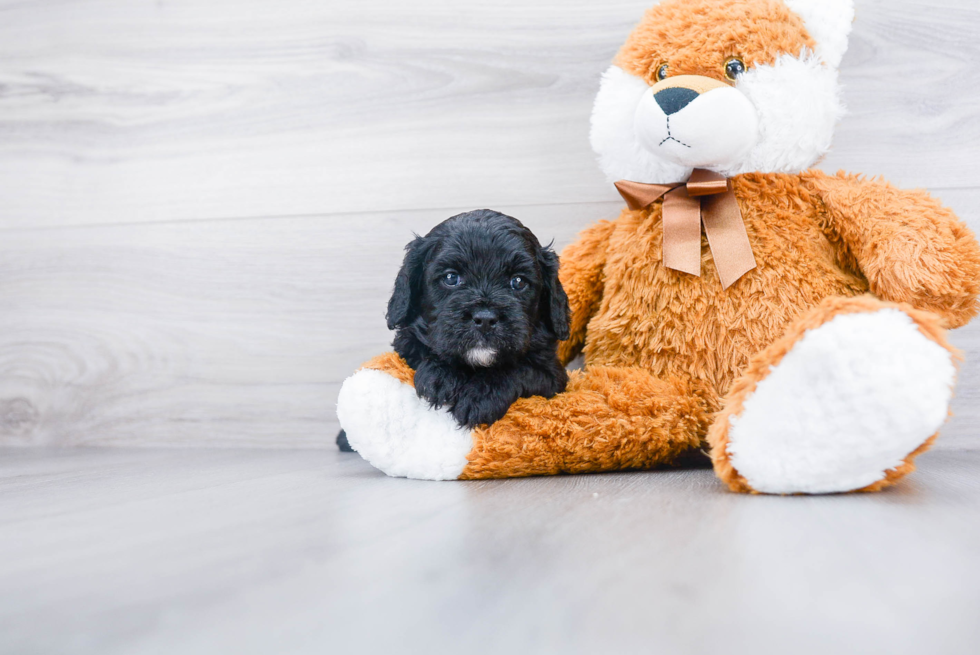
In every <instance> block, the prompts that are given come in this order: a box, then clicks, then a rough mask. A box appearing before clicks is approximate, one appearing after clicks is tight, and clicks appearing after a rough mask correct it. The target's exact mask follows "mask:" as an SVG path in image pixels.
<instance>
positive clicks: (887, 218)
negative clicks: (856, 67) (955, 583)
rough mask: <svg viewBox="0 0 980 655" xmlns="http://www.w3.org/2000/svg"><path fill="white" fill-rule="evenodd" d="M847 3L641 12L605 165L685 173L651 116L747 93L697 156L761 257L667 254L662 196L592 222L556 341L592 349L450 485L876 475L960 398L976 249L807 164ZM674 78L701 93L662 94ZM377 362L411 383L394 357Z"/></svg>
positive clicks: (671, 3) (477, 442)
mask: <svg viewBox="0 0 980 655" xmlns="http://www.w3.org/2000/svg"><path fill="white" fill-rule="evenodd" d="M852 17H853V7H852V4H851V2H850V0H826V1H825V0H788V1H787V2H784V1H783V0H684V1H682V0H665V1H664V2H662V3H660V4H659V5H657V6H655V7H654V8H653V9H651V10H650V11H649V12H647V14H646V16H645V17H644V19H643V21H642V22H641V24H640V25H639V26H638V27H637V28H636V30H634V32H633V33H632V35H631V36H630V37H629V39H628V40H627V42H626V44H625V45H624V46H623V48H622V49H621V51H620V53H619V55H618V56H617V58H616V61H615V65H614V67H613V68H611V69H610V70H609V71H607V73H606V75H605V76H604V78H603V82H602V88H601V90H600V92H599V95H598V97H597V99H596V105H595V110H594V113H593V118H592V121H593V122H592V125H593V129H592V140H593V145H594V146H595V147H596V151H597V153H598V155H599V161H600V165H601V166H602V168H603V170H604V171H605V172H606V173H607V175H609V176H610V178H611V179H613V180H616V179H630V180H632V181H635V182H646V183H672V182H682V181H684V180H686V179H687V176H688V175H690V173H691V171H690V169H689V168H688V166H690V165H691V164H692V161H693V160H683V158H679V157H678V156H677V155H676V152H678V151H676V150H665V149H662V148H660V147H659V144H658V143H654V141H656V139H655V138H650V136H651V135H653V136H655V131H654V128H655V127H656V125H654V123H650V121H654V122H655V121H656V120H658V119H659V120H663V119H664V118H665V117H666V116H671V117H674V116H677V117H680V116H681V115H682V114H683V113H684V112H688V111H690V112H691V116H695V115H696V116H697V120H692V121H691V122H690V123H685V121H683V120H681V119H680V118H678V119H677V126H682V125H687V128H686V129H689V130H697V129H698V127H697V126H698V123H699V122H700V123H702V124H705V127H704V128H703V129H704V130H705V131H707V132H711V131H712V130H713V129H715V127H716V126H715V125H714V122H716V121H722V122H723V121H725V120H726V118H727V114H726V113H725V112H724V111H722V109H720V107H723V106H725V105H726V104H728V105H729V106H732V104H731V100H730V99H731V98H734V97H735V96H732V95H731V93H735V92H737V93H739V94H741V96H742V97H744V99H745V100H746V101H747V102H748V103H749V105H751V106H752V107H753V109H754V112H755V118H756V120H757V126H756V127H757V129H756V132H755V142H754V143H753V144H752V146H751V147H750V148H747V149H745V148H743V147H742V146H741V145H739V143H738V141H739V140H738V139H732V140H728V141H725V143H727V144H729V145H731V147H730V148H728V149H727V151H726V152H720V151H716V152H715V153H714V154H713V155H712V157H711V158H712V159H714V160H715V161H714V162H713V163H714V166H706V168H710V169H711V170H716V171H719V172H723V173H725V174H727V175H730V176H731V180H730V181H731V186H732V189H733V192H734V194H735V197H736V199H737V201H738V204H739V207H740V209H741V213H742V217H743V219H744V222H745V227H746V231H747V234H748V238H749V241H750V243H751V246H752V250H753V252H754V254H755V259H756V261H757V263H758V266H757V267H756V268H755V269H754V270H752V271H750V272H749V273H747V274H746V275H744V276H743V277H742V278H740V279H739V280H738V281H737V282H736V283H735V284H734V285H732V286H731V287H730V288H728V289H727V290H725V289H722V287H721V283H720V282H719V280H718V275H717V271H716V270H715V265H714V261H713V259H712V255H711V251H710V249H709V247H708V243H707V240H706V239H705V238H704V237H702V244H701V275H700V276H694V275H689V274H686V273H680V272H677V271H673V270H670V269H667V268H665V267H664V266H663V265H662V261H661V257H662V246H663V228H662V221H661V217H662V201H656V202H655V203H653V204H652V205H651V206H649V207H647V208H645V209H641V210H636V211H631V210H624V211H623V212H622V214H621V215H620V216H619V218H618V219H617V220H614V221H602V222H599V223H596V224H595V225H593V226H592V227H589V228H588V229H586V230H585V231H584V232H583V233H582V234H581V235H580V237H579V239H578V240H577V241H576V242H575V243H573V244H572V245H571V246H569V247H568V248H567V249H566V250H565V251H564V252H563V253H562V261H561V271H560V277H561V282H562V285H563V286H564V288H565V291H566V293H567V295H568V299H569V305H570V308H571V322H570V335H569V339H568V340H566V341H565V342H563V343H562V344H560V346H559V355H560V357H561V358H562V360H563V361H565V362H567V361H569V360H571V359H572V358H573V357H575V356H576V355H577V354H578V353H582V354H583V355H584V361H585V366H584V369H583V370H582V371H580V372H576V373H574V374H573V375H572V377H571V380H570V382H569V386H568V390H567V391H566V392H565V393H563V394H559V395H558V396H556V397H555V398H553V399H551V400H545V399H542V398H529V399H523V400H520V401H518V402H517V403H515V404H514V405H513V406H512V407H511V409H510V410H509V411H508V412H507V414H506V415H505V416H504V417H503V418H502V419H501V420H500V421H498V422H497V423H495V424H493V425H491V426H489V427H481V428H479V429H477V430H475V431H474V432H473V434H472V440H473V448H472V450H471V451H470V453H469V454H468V456H467V464H466V466H465V467H464V469H463V470H462V471H461V473H460V478H464V479H465V478H486V477H508V476H518V475H537V474H554V473H561V472H570V473H582V472H588V471H608V470H621V469H630V468H651V467H655V466H660V465H671V464H675V463H677V462H678V461H681V460H682V459H683V458H684V457H685V456H686V455H689V454H691V453H696V452H698V451H699V450H700V449H708V448H710V451H711V457H712V461H713V463H714V466H715V470H716V472H717V474H718V476H719V478H720V479H721V480H722V481H724V482H725V483H726V484H728V485H729V487H730V488H732V489H733V490H735V491H740V492H764V493H785V494H790V493H824V492H839V491H854V490H860V489H864V490H877V489H881V488H883V487H885V486H887V485H889V484H893V483H894V482H896V481H897V480H899V479H900V478H901V477H902V476H904V475H906V474H907V473H909V472H910V471H911V470H912V469H913V464H912V461H913V459H914V458H915V456H916V455H917V454H918V453H920V452H922V451H924V450H925V449H926V448H927V447H928V446H929V444H930V443H932V440H933V439H934V435H935V433H936V430H937V429H938V427H939V424H940V423H942V421H943V419H944V417H945V416H946V412H947V406H948V401H949V397H950V394H951V387H952V384H953V371H954V369H953V364H952V359H953V355H954V353H953V351H952V349H951V348H950V347H949V345H948V343H947V342H946V339H945V335H944V332H943V330H944V328H947V327H958V326H961V325H964V324H965V323H966V322H967V321H969V320H970V319H971V318H973V317H974V316H975V315H976V314H977V312H978V304H977V295H978V293H980V246H978V244H977V242H976V239H975V238H974V236H973V234H972V233H971V232H970V230H969V229H968V228H967V227H966V226H965V225H964V224H963V223H962V222H961V221H959V220H958V219H957V218H956V216H955V215H954V214H953V213H952V212H951V211H950V210H949V209H947V208H945V207H943V206H942V205H941V203H939V202H938V201H936V200H935V199H933V198H931V197H930V196H929V195H928V194H926V193H925V192H922V191H902V190H899V189H896V188H894V187H892V186H890V185H888V184H887V183H885V182H881V181H875V180H868V179H865V178H863V177H860V176H854V175H847V174H843V173H841V174H837V175H827V174H825V173H822V172H819V171H812V170H803V169H806V168H807V167H809V166H812V165H813V164H814V163H815V162H816V161H817V159H818V158H819V157H820V156H821V155H822V154H823V153H824V152H825V151H826V149H827V148H828V147H829V144H830V135H831V131H832V125H833V122H834V121H835V120H836V119H837V117H839V116H840V114H841V111H842V108H841V105H840V100H839V97H838V88H837V86H838V85H837V73H836V69H835V67H836V65H837V64H838V63H839V61H840V58H841V56H842V55H843V52H844V49H845V46H846V40H847V34H848V32H849V30H850V22H851V19H852ZM732 58H737V59H738V60H739V61H740V62H744V64H745V70H744V71H742V70H741V67H740V66H737V67H735V68H734V69H729V68H727V67H726V62H729V61H730V60H732ZM731 70H736V71H737V72H738V73H739V74H737V75H735V79H733V80H729V79H728V78H727V77H726V71H728V72H731ZM665 74H666V77H665V79H661V78H664V76H665ZM684 76H690V77H689V78H685V77H684ZM682 78H683V79H682ZM671 80H673V81H671ZM705 80H707V81H705ZM718 82H724V86H722V85H721V84H718ZM672 87H675V88H686V89H688V91H689V93H687V94H686V97H685V98H680V97H679V96H678V97H676V98H674V99H671V98H667V97H662V98H661V100H663V102H660V101H658V100H657V97H656V94H657V93H658V92H660V91H662V90H664V89H668V88H672ZM722 92H724V93H722ZM711 94H718V95H717V96H715V98H716V99H715V100H711V99H710V98H711ZM725 94H727V98H729V100H726V99H725V98H726V95H725ZM673 95H675V96H676V95H677V94H673ZM651 102H652V103H653V104H654V105H657V106H658V107H659V110H658V109H655V107H654V106H653V105H651ZM737 102H741V101H737ZM661 110H662V111H661ZM658 111H659V114H658V113H657V112H658ZM640 112H648V113H644V114H642V116H641V115H640ZM712 115H714V116H715V117H714V118H712ZM651 117H652V118H651ZM736 122H737V121H736ZM747 122H751V121H747V119H746V120H742V121H741V123H740V124H736V125H731V127H732V129H743V128H745V127H746V125H747ZM638 123H639V124H640V125H641V131H643V130H646V132H647V134H646V135H645V136H642V137H641V136H638V134H637V124H638ZM708 123H711V125H707V124H708ZM674 126H675V125H674V118H671V134H672V135H673V133H674ZM677 138H678V139H681V136H680V135H678V137H677ZM695 141H696V140H695V139H691V144H692V145H693V144H695ZM732 144H734V145H732ZM736 146H738V147H736ZM736 151H738V152H736ZM733 153H735V154H733ZM375 368H379V369H380V370H383V371H385V372H386V373H387V374H388V375H390V376H394V377H396V378H399V379H407V378H408V377H410V371H406V370H404V364H403V363H399V362H397V361H392V360H388V361H385V362H381V363H380V364H378V365H376V366H375ZM741 467H744V469H745V470H744V471H743V470H741Z"/></svg>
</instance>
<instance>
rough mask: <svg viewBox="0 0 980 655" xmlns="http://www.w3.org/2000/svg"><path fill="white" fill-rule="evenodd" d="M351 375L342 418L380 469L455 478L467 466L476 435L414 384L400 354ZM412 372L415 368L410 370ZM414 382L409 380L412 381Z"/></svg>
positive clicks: (341, 402) (340, 404)
mask: <svg viewBox="0 0 980 655" xmlns="http://www.w3.org/2000/svg"><path fill="white" fill-rule="evenodd" d="M371 365H373V366H377V367H381V368H384V367H385V366H386V365H387V368H388V372H387V373H382V372H380V371H377V370H370V369H364V370H361V371H358V372H357V373H355V374H354V375H353V376H351V377H350V378H348V379H347V380H346V381H345V382H344V385H343V387H341V390H340V397H339V399H338V401H337V417H338V418H339V419H340V424H341V425H343V426H344V430H345V431H346V432H347V440H348V442H349V443H350V445H351V447H352V448H353V449H354V450H356V451H357V452H358V453H360V455H361V457H363V458H364V459H366V460H367V461H368V462H370V463H371V464H372V465H373V466H375V467H376V468H378V469H380V470H382V471H384V472H385V473H387V474H388V475H391V476H395V477H405V478H417V479H421V480H455V479H456V478H458V477H459V476H460V474H461V473H462V472H463V468H464V467H465V466H466V461H467V460H466V455H467V453H469V452H470V450H471V449H472V448H473V438H472V436H471V433H470V431H469V430H467V429H466V428H461V427H459V426H458V425H457V424H456V420H455V419H454V418H453V416H452V414H450V413H449V412H448V411H446V410H441V409H432V408H431V407H429V404H428V403H427V402H426V401H424V400H422V399H420V398H419V397H418V396H417V395H416V394H415V390H414V389H413V388H412V386H411V384H410V382H411V376H402V377H401V378H399V377H398V376H397V375H392V374H391V373H392V372H393V371H394V370H395V368H396V367H397V366H401V367H403V368H402V370H403V371H404V370H405V369H407V366H405V364H404V361H402V360H400V359H399V358H397V357H395V356H390V357H386V358H379V359H377V360H375V361H374V362H372V363H369V366H371ZM408 370H410V369H408ZM406 382H408V384H406Z"/></svg>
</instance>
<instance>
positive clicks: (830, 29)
mask: <svg viewBox="0 0 980 655" xmlns="http://www.w3.org/2000/svg"><path fill="white" fill-rule="evenodd" d="M784 1H785V2H786V6H787V7H789V8H790V9H792V10H793V11H794V12H795V13H796V14H797V15H798V16H799V17H800V18H802V19H803V24H804V25H805V26H806V31H807V32H809V33H810V36H812V37H813V40H814V41H816V42H817V56H818V57H820V58H821V59H822V60H823V61H824V62H825V63H826V64H827V65H828V66H830V67H831V68H837V67H838V66H840V62H841V60H842V59H843V58H844V53H845V52H847V40H848V37H849V36H850V34H851V26H852V24H853V23H854V0H784Z"/></svg>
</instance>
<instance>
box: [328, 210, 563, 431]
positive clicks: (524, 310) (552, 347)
mask: <svg viewBox="0 0 980 655" xmlns="http://www.w3.org/2000/svg"><path fill="white" fill-rule="evenodd" d="M405 250H406V254H405V261H404V262H403V264H402V268H401V271H399V273H398V277H397V278H396V279H395V290H394V293H393V294H392V296H391V300H390V301H389V302H388V314H387V319H388V329H390V330H396V332H395V341H394V348H395V352H397V353H398V354H399V355H401V356H402V357H403V358H404V359H405V361H406V362H407V363H408V365H409V366H411V367H412V368H413V369H415V389H416V392H417V393H418V395H419V397H421V398H425V399H426V400H428V401H429V403H430V404H431V405H432V406H433V407H446V408H448V409H449V411H450V412H452V415H453V416H454V417H455V418H456V420H457V422H459V424H460V425H464V426H466V427H471V428H472V427H474V426H476V425H481V424H489V423H493V422H494V421H496V420H497V419H499V418H500V417H502V416H503V415H504V414H505V413H506V412H507V408H508V407H510V406H511V404H513V402H514V401H515V400H517V399H518V398H526V397H529V396H544V397H546V398H550V397H551V396H554V395H555V394H556V393H560V392H562V391H564V390H565V385H566V384H567V383H568V374H567V373H566V372H565V368H564V367H563V366H562V365H561V363H559V361H558V357H557V354H556V351H557V347H558V340H560V339H567V338H568V313H569V312H568V298H567V296H566V295H565V291H564V289H562V287H561V283H560V282H559V281H558V255H556V254H555V253H554V251H553V250H551V248H549V247H542V246H541V244H540V243H539V242H538V240H537V238H535V236H534V234H533V233H532V232H531V231H530V230H528V229H527V228H526V227H524V226H523V225H522V224H521V223H520V221H518V220H517V219H514V218H511V217H510V216H505V215H504V214H501V213H499V212H495V211H491V210H489V209H481V210H477V211H473V212H468V213H466V214H460V215H458V216H453V217H452V218H450V219H448V220H446V221H443V222H442V223H440V224H439V225H437V226H436V227H434V228H433V229H432V230H431V231H430V232H429V233H428V234H427V235H426V236H424V237H418V236H417V237H415V239H414V240H413V241H412V242H411V243H409V244H408V246H406V248H405ZM337 443H338V445H339V446H340V447H341V448H342V449H346V448H345V446H346V445H347V444H346V435H344V434H343V433H341V434H340V435H339V436H338V439H337Z"/></svg>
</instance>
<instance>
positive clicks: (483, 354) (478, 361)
mask: <svg viewBox="0 0 980 655" xmlns="http://www.w3.org/2000/svg"><path fill="white" fill-rule="evenodd" d="M496 359H497V351H496V350H494V349H493V348H472V349H471V350H470V351H469V352H467V353H466V361H467V363H469V365H470V366H483V367H487V366H493V362H494V361H495V360H496Z"/></svg>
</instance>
